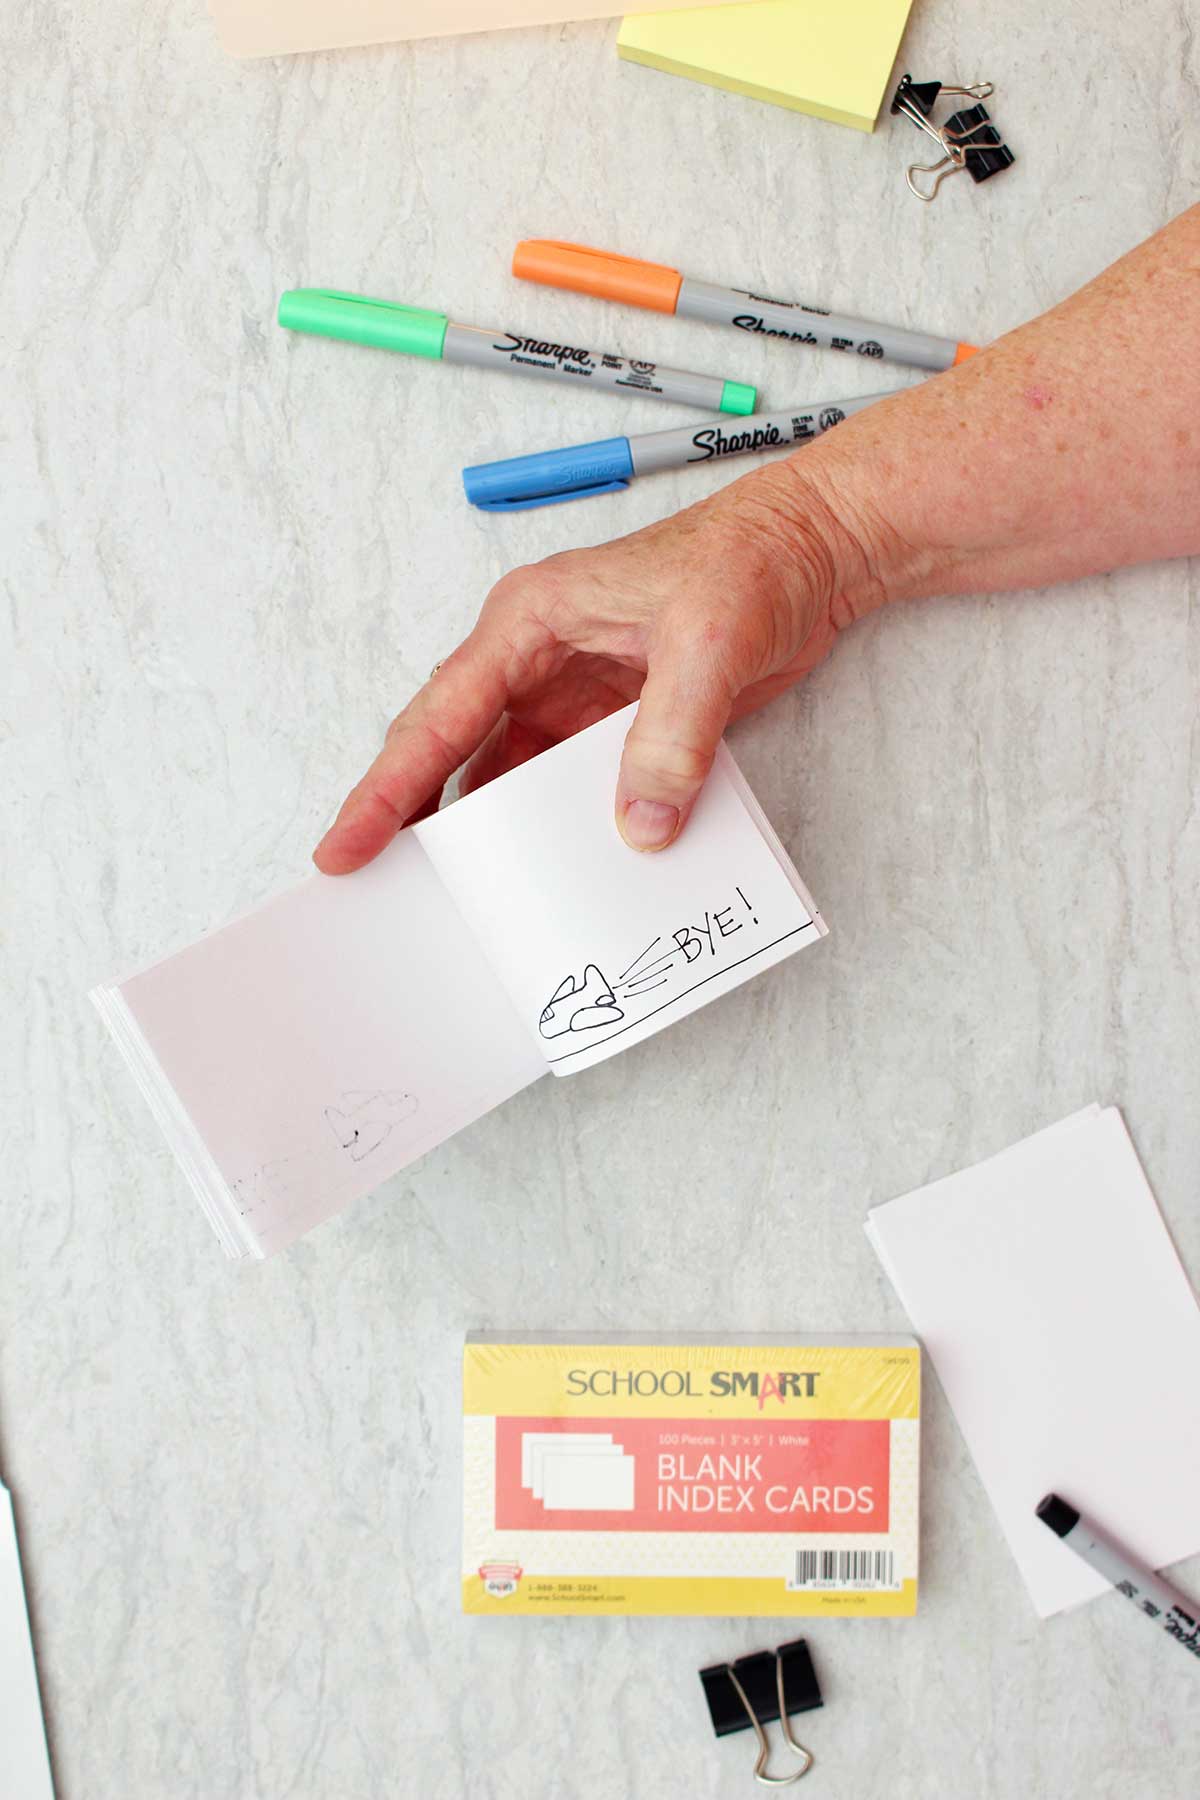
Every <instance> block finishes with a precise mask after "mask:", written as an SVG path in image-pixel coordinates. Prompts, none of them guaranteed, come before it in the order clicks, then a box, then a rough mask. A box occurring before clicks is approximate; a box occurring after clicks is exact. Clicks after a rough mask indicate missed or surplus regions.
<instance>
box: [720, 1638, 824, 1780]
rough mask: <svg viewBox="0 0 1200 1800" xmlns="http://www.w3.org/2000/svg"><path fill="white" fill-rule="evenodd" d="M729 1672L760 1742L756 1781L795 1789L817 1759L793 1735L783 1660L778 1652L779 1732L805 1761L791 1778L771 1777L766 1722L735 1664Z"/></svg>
mask: <svg viewBox="0 0 1200 1800" xmlns="http://www.w3.org/2000/svg"><path fill="white" fill-rule="evenodd" d="M726 1673H727V1674H728V1676H729V1679H730V1681H731V1683H732V1684H733V1691H734V1693H735V1694H736V1695H737V1697H738V1699H739V1700H740V1701H741V1703H742V1705H743V1706H744V1707H745V1709H746V1717H747V1718H748V1719H749V1721H750V1724H751V1726H752V1728H753V1731H754V1735H755V1737H756V1738H757V1739H758V1756H757V1758H756V1760H755V1764H754V1779H755V1781H761V1782H762V1784H763V1786H764V1787H791V1785H792V1783H793V1782H794V1781H799V1780H800V1778H801V1776H803V1775H807V1774H808V1771H809V1770H810V1769H811V1768H812V1766H813V1761H814V1758H813V1753H812V1751H811V1750H806V1749H805V1748H804V1745H803V1744H798V1743H797V1742H796V1740H795V1738H794V1737H793V1736H792V1727H791V1724H790V1723H789V1720H788V1716H787V1702H786V1700H785V1698H784V1692H783V1658H782V1657H781V1656H780V1655H779V1653H778V1652H776V1655H775V1688H776V1691H777V1693H778V1695H779V1729H780V1732H781V1733H782V1735H783V1741H784V1743H785V1744H786V1745H787V1747H788V1749H789V1750H790V1751H792V1753H793V1754H794V1755H795V1756H799V1757H801V1758H802V1759H803V1761H802V1765H801V1767H800V1768H798V1769H794V1770H793V1771H792V1773H791V1774H790V1775H770V1774H768V1772H767V1764H768V1763H769V1762H770V1760H771V1745H770V1741H769V1740H768V1738H767V1734H766V1731H765V1730H764V1728H763V1723H762V1720H761V1719H760V1718H759V1716H758V1714H757V1713H756V1712H755V1710H754V1708H753V1707H752V1706H751V1704H750V1700H749V1696H748V1695H747V1693H746V1690H745V1688H744V1687H743V1686H742V1684H741V1682H740V1681H739V1680H738V1678H737V1673H736V1671H735V1670H734V1668H733V1666H732V1664H730V1665H729V1666H728V1667H727V1669H726Z"/></svg>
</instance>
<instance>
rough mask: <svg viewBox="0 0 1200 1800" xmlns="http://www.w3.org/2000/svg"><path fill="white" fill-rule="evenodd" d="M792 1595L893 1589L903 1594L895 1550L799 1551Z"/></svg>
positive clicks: (788, 1583) (788, 1585) (790, 1585)
mask: <svg viewBox="0 0 1200 1800" xmlns="http://www.w3.org/2000/svg"><path fill="white" fill-rule="evenodd" d="M795 1559H796V1567H795V1572H794V1573H793V1574H792V1576H791V1577H790V1578H789V1580H788V1582H787V1587H788V1590H789V1592H793V1591H794V1590H795V1589H797V1588H890V1589H892V1590H893V1591H894V1592H898V1591H899V1587H900V1583H899V1582H898V1581H897V1580H896V1577H895V1564H896V1553H895V1551H894V1550H797V1551H796V1552H795Z"/></svg>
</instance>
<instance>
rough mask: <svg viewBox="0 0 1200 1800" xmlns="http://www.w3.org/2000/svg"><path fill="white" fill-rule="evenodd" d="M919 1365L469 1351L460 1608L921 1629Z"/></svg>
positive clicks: (863, 1352) (895, 1356)
mask: <svg viewBox="0 0 1200 1800" xmlns="http://www.w3.org/2000/svg"><path fill="white" fill-rule="evenodd" d="M920 1391H921V1365H920V1351H919V1349H918V1347H917V1345H916V1343H915V1342H914V1340H913V1339H912V1338H907V1337H905V1338H869V1337H856V1338H850V1337H846V1338H826V1339H824V1340H822V1341H817V1342H814V1343H808V1344H804V1343H799V1344H781V1343H780V1342H779V1341H778V1340H777V1339H774V1338H772V1339H767V1338H763V1339H755V1338H742V1339H740V1340H739V1341H738V1342H736V1343H717V1342H713V1341H710V1340H704V1341H699V1340H690V1341H689V1340H684V1341H681V1342H676V1343H665V1342H661V1341H657V1340H646V1339H643V1340H641V1341H637V1342H634V1341H629V1340H623V1339H616V1340H613V1339H605V1340H600V1339H588V1338H574V1339H571V1340H567V1339H563V1340H561V1341H560V1340H545V1339H539V1340H536V1341H535V1340H531V1339H527V1338H521V1337H498V1336H496V1337H493V1336H483V1335H479V1336H473V1337H471V1338H469V1339H468V1341H467V1345H466V1348H465V1351H464V1357H463V1569H462V1582H463V1607H464V1609H465V1610H466V1611H467V1612H472V1613H493V1612H509V1613H583V1612H598V1613H707V1614H736V1615H741V1616H750V1615H754V1614H761V1615H768V1616H770V1617H772V1618H786V1617H804V1618H810V1617H812V1616H813V1615H815V1614H840V1615H842V1616H849V1617H853V1618H881V1617H894V1616H897V1615H900V1614H908V1613H913V1612H915V1611H916V1605H917V1547H918V1495H919V1460H920V1457H919V1448H920V1436H919V1434H920Z"/></svg>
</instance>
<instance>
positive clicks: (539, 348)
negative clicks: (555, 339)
mask: <svg viewBox="0 0 1200 1800" xmlns="http://www.w3.org/2000/svg"><path fill="white" fill-rule="evenodd" d="M492 348H493V350H499V351H501V352H502V353H503V354H504V355H505V356H516V357H524V356H537V357H546V358H547V359H548V360H549V361H551V362H555V363H557V364H558V365H559V367H560V368H561V367H562V366H563V365H564V364H566V365H572V366H574V367H575V368H582V369H590V368H593V367H594V364H593V362H592V356H591V351H590V350H578V349H576V348H575V346H574V345H573V344H544V343H543V342H542V340H541V339H540V338H523V337H514V336H513V334H512V332H507V333H506V334H505V336H504V338H503V339H502V341H501V342H500V343H498V344H493V345H492Z"/></svg>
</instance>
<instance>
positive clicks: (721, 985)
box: [93, 707, 825, 1256]
mask: <svg viewBox="0 0 1200 1800" xmlns="http://www.w3.org/2000/svg"><path fill="white" fill-rule="evenodd" d="M635 710H636V709H635V708H634V707H627V708H624V709H623V710H622V711H621V712H618V713H613V714H612V715H611V716H610V717H609V718H607V719H603V720H601V722H600V723H599V724H598V725H593V726H592V727H591V728H590V729H589V730H587V731H582V732H580V733H579V734H578V736H576V737H572V738H568V739H567V740H566V742H565V743H562V744H559V745H557V746H556V747H555V748H554V749H553V750H547V751H546V752H545V753H544V754H543V755H541V756H538V757H535V758H534V759H533V760H532V761H531V762H527V763H524V764H522V765H521V767H520V768H516V769H512V770H510V771H509V773H508V774H506V775H502V776H500V777H499V778H498V779H497V780H496V781H493V782H490V783H489V784H488V785H487V786H486V787H483V788H480V789H478V790H477V791H476V792H474V793H471V794H467V795H466V796H465V797H464V798H463V799H460V800H457V801H455V802H454V804H453V805H451V806H447V807H445V808H443V809H442V811H441V812H438V813H435V814H434V815H433V816H432V817H431V818H428V819H423V820H421V821H420V822H419V823H418V824H416V825H413V826H410V827H409V828H408V829H407V830H406V831H402V832H401V833H400V834H399V836H398V837H397V838H396V839H395V841H394V842H393V843H392V844H390V845H389V846H388V848H387V849H386V850H385V851H384V852H383V854H382V855H381V856H379V857H378V858H377V859H376V860H375V861H374V862H373V863H371V864H370V865H369V866H368V867H367V868H365V869H360V870H359V871H358V873H357V874H355V875H342V876H329V875H313V876H311V877H310V878H309V879H308V880H307V881H305V882H302V883H301V884H300V886H299V887H296V888H293V889H292V890H291V892H290V893H286V894H282V895H280V897H279V898H278V899H276V900H270V901H268V902H267V903H266V905H265V906H260V907H258V908H257V909H256V910H255V911H254V912H251V913H247V914H246V915H245V916H244V917H242V918H240V919H236V920H234V922H233V923H232V924H229V925H226V926H225V927H224V928H223V929H222V930H220V931H214V932H212V933H210V934H209V936H207V937H204V938H201V939H200V940H199V942H198V943H195V944H192V945H190V946H189V947H188V948H187V949H186V950H182V951H180V952H179V953H178V954H177V955H175V956H170V957H167V958H166V959H165V960H164V961H162V962H158V963H155V964H153V966H152V967H150V968H148V969H143V970H142V971H141V972H140V973H138V974H136V975H131V976H129V977H128V978H127V979H126V980H124V981H121V982H116V983H112V984H110V985H108V986H105V987H102V988H98V989H97V990H96V992H95V994H94V996H93V998H94V999H95V1001H96V1004H97V1006H98V1007H99V1009H100V1012H101V1014H102V1016H103V1018H104V1020H105V1022H106V1023H107V1025H108V1026H109V1029H110V1030H111V1031H112V1033H113V1036H114V1037H115V1038H116V1040H117V1043H118V1045H119V1047H120V1049H121V1050H122V1052H123V1054H124V1056H125V1058H126V1060H127V1061H128V1063H129V1064H130V1067H131V1068H132V1070H133V1073H134V1075H135V1076H136V1078H137V1080H138V1083H139V1085H140V1086H141V1088H142V1091H143V1093H144V1094H145V1096H146V1099H147V1100H148V1102H149V1104H150V1106H151V1108H152V1110H153V1112H154V1115H155V1117H156V1118H157V1120H158V1122H159V1124H160V1126H161V1127H162V1129H163V1131H164V1133H165V1135H166V1137H167V1139H168V1141H169V1143H170V1145H171V1148H172V1149H173V1150H174V1152H175V1155H176V1156H177V1158H178V1159H179V1162H180V1164H181V1165H182V1167H183V1169H184V1172H185V1173H186V1175H187V1177H188V1180H189V1181H190V1183H191V1185H192V1188H193V1190H194V1191H195V1193H196V1195H197V1196H198V1198H199V1200H200V1203H201V1205H202V1206H203V1208H204V1210H205V1212H206V1214H207V1215H208V1218H209V1221H210V1222H211V1224H212V1226H213V1229H214V1230H215V1231H216V1233H217V1235H218V1236H219V1237H220V1239H221V1242H222V1243H223V1244H224V1246H225V1248H226V1250H227V1251H228V1253H229V1254H230V1255H231V1256H268V1255H270V1254H271V1252H272V1251H274V1250H278V1249H281V1248H282V1247H283V1246H284V1245H285V1244H288V1243H290V1242H291V1241H292V1240H293V1239H294V1238H296V1237H298V1236H299V1235H300V1234H301V1232H303V1231H307V1230H308V1229H309V1227H310V1226H312V1225H316V1224H318V1223H319V1222H320V1221H321V1220H322V1219H325V1218H328V1217H329V1216H330V1215H331V1214H333V1213H335V1212H338V1211H340V1210H341V1208H342V1207H344V1206H346V1205H348V1204H349V1202H350V1201H351V1200H354V1199H356V1198H357V1197H358V1196H359V1195H361V1194H366V1193H368V1192H370V1190H371V1189H372V1188H374V1187H377V1186H378V1185H379V1183H380V1182H381V1181H384V1180H386V1178H387V1177H388V1176H389V1175H394V1174H395V1173H396V1172H397V1171H398V1170H399V1169H403V1168H407V1166H408V1165H409V1164H410V1163H412V1162H415V1160H416V1159H417V1157H419V1156H423V1155H424V1154H425V1152H426V1151H427V1150H431V1149H432V1148H433V1147H434V1146H435V1145H437V1144H441V1143H443V1142H444V1141H445V1140H446V1139H447V1138H448V1137H450V1136H452V1135H453V1133H454V1132H456V1131H461V1130H462V1129H463V1128H464V1127H465V1126H467V1125H470V1124H471V1123H473V1121H474V1120H476V1119H478V1118H479V1117H480V1116H481V1115H482V1114H483V1113H486V1112H488V1111H489V1110H490V1109H491V1108H492V1107H494V1106H499V1105H500V1103H501V1102H502V1101H504V1100H507V1099H509V1098H511V1096H512V1095H513V1094H516V1093H517V1092H519V1090H520V1089H522V1088H525V1087H528V1086H529V1084H530V1083H531V1082H533V1081H536V1080H537V1079H538V1078H539V1076H542V1075H546V1074H554V1075H569V1074H572V1073H573V1072H574V1071H576V1070H578V1069H586V1068H589V1067H590V1066H591V1065H592V1064H594V1063H597V1062H602V1061H603V1060H604V1059H605V1058H606V1057H609V1056H615V1055H617V1054H618V1052H620V1051H622V1050H625V1049H627V1048H629V1046H630V1045H632V1044H637V1043H640V1042H641V1041H642V1040H643V1039H645V1038H648V1037H651V1036H653V1035H654V1033H655V1032H658V1031H661V1030H662V1029H663V1028H664V1027H665V1026H667V1025H670V1024H672V1023H674V1021H675V1020H677V1019H682V1018H684V1017H686V1016H687V1014H688V1013H691V1012H694V1011H695V1010H696V1009H697V1008H698V1007H701V1006H704V1005H706V1004H707V1002H708V1001H710V1000H715V999H717V998H718V997H719V996H720V995H722V994H726V993H729V992H731V991H732V990H733V989H734V988H736V987H740V986H741V984H742V983H743V982H745V981H748V980H749V979H750V978H751V976H753V975H756V974H758V973H759V972H760V971H762V970H765V969H769V968H771V967H772V965H773V964H775V963H777V962H780V961H781V960H782V959H783V958H784V957H787V956H791V955H792V953H793V952H794V951H796V950H799V949H802V948H803V947H804V946H805V945H806V944H812V943H816V942H817V940H818V939H819V938H821V937H823V936H824V935H825V925H824V923H823V922H822V920H821V916H820V914H819V913H818V912H817V910H816V907H815V906H814V904H813V902H812V900H811V898H810V897H809V894H808V892H807V890H806V888H805V886H804V883H803V882H802V881H801V879H800V877H799V875H798V874H797V873H796V870H795V869H794V868H793V866H792V864H791V862H790V860H789V858H788V856H787V853H786V851H785V850H784V849H783V846H782V845H781V844H780V842H779V839H778V838H777V837H776V835H775V833H774V831H773V830H772V829H771V826H770V824H769V823H768V822H767V819H766V817H765V815H764V814H763V811H762V808H761V807H760V806H759V804H758V802H757V800H756V799H755V798H754V795H753V794H752V793H751V791H750V789H749V787H748V786H747V784H746V781H745V779H744V777H743V776H742V773H741V771H740V770H739V768H738V766H737V764H736V763H735V762H734V760H733V757H732V756H731V755H730V753H729V751H728V750H727V749H726V748H725V746H724V745H723V744H722V745H721V746H720V747H719V750H718V755H717V759H716V762H715V764H714V766H713V769H712V772H711V774H710V775H709V778H708V780H707V782H706V783H705V786H704V789H703V792H702V793H701V795H700V798H699V800H698V802H697V804H696V807H695V809H694V812H693V814H692V818H691V820H690V822H689V824H688V828H687V830H686V831H685V832H683V834H682V835H681V837H680V839H679V841H678V843H676V844H673V845H672V846H671V847H670V849H668V850H663V851H660V852H659V853H658V854H657V855H655V856H644V855H639V853H638V852H637V851H636V850H631V849H630V848H629V847H628V845H627V844H625V843H624V842H623V840H622V839H621V837H620V835H619V833H618V831H617V828H616V824H615V822H614V819H613V794H614V790H615V786H616V777H617V767H618V764H619V762H620V757H621V745H622V743H623V741H624V737H625V733H626V732H627V730H628V729H629V725H630V723H631V721H632V717H633V713H634V711H635Z"/></svg>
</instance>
